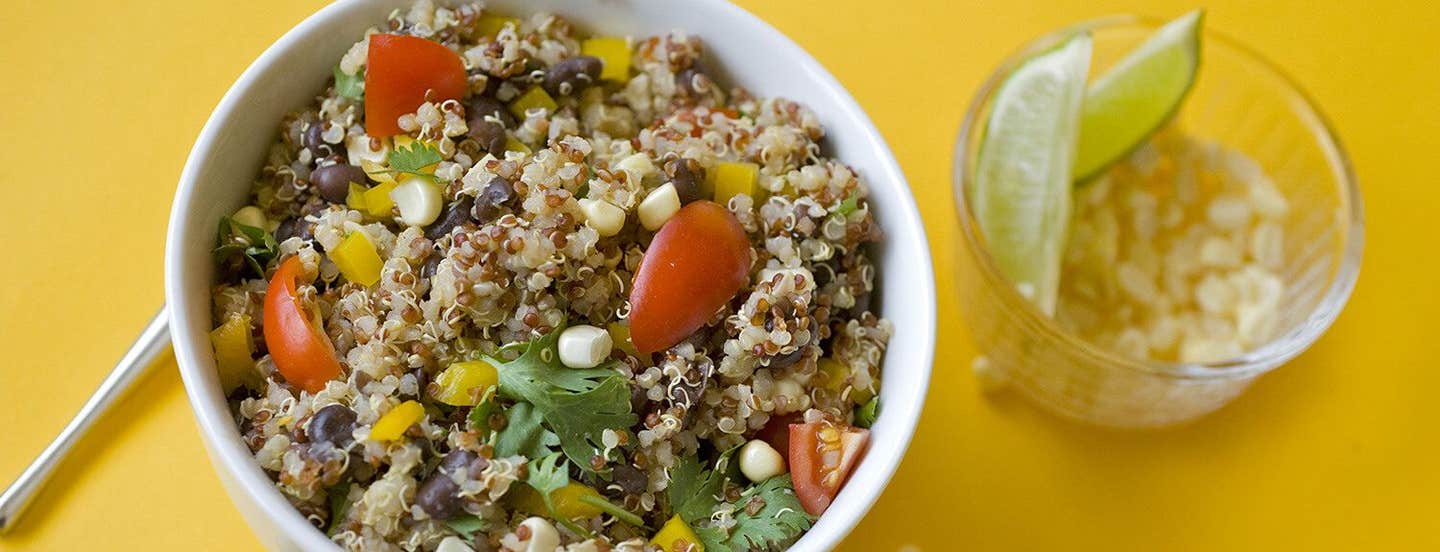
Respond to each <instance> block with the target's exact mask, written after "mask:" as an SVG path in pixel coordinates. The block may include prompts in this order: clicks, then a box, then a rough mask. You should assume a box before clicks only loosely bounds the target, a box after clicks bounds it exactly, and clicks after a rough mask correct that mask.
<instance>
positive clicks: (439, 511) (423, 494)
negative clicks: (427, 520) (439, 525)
mask: <svg viewBox="0 0 1440 552" xmlns="http://www.w3.org/2000/svg"><path fill="white" fill-rule="evenodd" d="M459 492H460V487H459V486H458V485H456V484H455V481H454V480H452V479H450V476H449V475H446V474H444V473H441V472H439V471H436V472H435V473H432V474H430V477H428V478H426V479H425V482H424V483H421V484H420V490H419V491H417V492H416V493H415V503H416V504H418V505H420V509H422V510H425V513H428V514H430V517H433V518H435V519H441V520H444V519H450V518H452V517H455V515H456V514H459V513H460V512H461V510H462V506H464V504H463V503H462V502H461V500H460V496H459V494H458V493H459Z"/></svg>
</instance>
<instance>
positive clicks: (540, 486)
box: [525, 452, 570, 506]
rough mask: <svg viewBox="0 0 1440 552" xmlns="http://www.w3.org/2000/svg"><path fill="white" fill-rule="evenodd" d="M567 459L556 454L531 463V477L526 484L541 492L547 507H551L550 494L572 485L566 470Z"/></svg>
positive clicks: (527, 478)
mask: <svg viewBox="0 0 1440 552" xmlns="http://www.w3.org/2000/svg"><path fill="white" fill-rule="evenodd" d="M565 467H566V461H565V458H564V457H562V456H560V453H558V452H556V453H553V454H551V455H549V456H546V457H544V458H536V459H534V460H531V461H530V469H529V472H530V474H529V476H527V477H526V478H525V483H526V484H528V485H530V486H531V487H534V488H535V490H537V491H540V496H541V497H543V498H544V499H545V505H547V506H549V505H550V493H553V492H555V491H557V490H560V489H561V488H562V487H564V486H566V485H569V484H570V474H569V473H568V472H567V471H566V470H565Z"/></svg>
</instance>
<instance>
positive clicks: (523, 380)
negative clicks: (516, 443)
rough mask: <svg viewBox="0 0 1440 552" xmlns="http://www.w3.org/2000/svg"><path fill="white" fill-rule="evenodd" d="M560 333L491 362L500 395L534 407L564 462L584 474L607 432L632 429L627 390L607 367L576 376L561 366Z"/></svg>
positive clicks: (633, 421)
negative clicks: (567, 460) (512, 356)
mask: <svg viewBox="0 0 1440 552" xmlns="http://www.w3.org/2000/svg"><path fill="white" fill-rule="evenodd" d="M563 329H564V327H563V325H562V326H561V327H557V328H555V330H553V331H551V332H550V333H548V334H546V335H543V336H540V337H539V338H536V339H535V340H534V341H531V342H530V344H529V346H527V347H526V349H525V353H524V354H522V355H520V357H519V358H516V359H515V360H512V361H510V362H504V361H501V360H499V359H491V362H493V363H494V364H495V365H496V366H498V367H499V368H500V394H501V395H504V396H506V397H509V398H511V399H514V400H517V401H525V402H528V403H530V404H532V405H534V407H535V410H536V411H538V412H539V413H540V416H541V417H542V418H544V419H545V422H546V423H548V424H550V429H552V430H553V431H554V432H555V435H556V436H557V437H558V438H559V441H560V447H561V450H563V451H564V452H565V456H567V457H569V458H570V460H571V461H573V462H575V464H576V465H577V466H580V468H581V469H583V470H586V471H591V469H590V458H591V457H593V456H594V455H595V454H597V453H598V452H599V451H601V450H603V445H602V444H601V436H602V435H603V433H604V431H605V430H607V429H610V430H616V431H619V430H623V429H625V428H628V427H630V426H632V425H635V422H636V416H635V414H634V413H632V412H631V411H630V387H629V383H628V382H626V381H625V378H624V377H623V376H621V375H620V373H619V372H616V371H615V370H614V369H612V368H610V367H608V366H601V367H596V368H589V369H583V370H576V369H572V368H566V367H565V366H564V365H562V364H561V363H560V353H559V351H557V350H556V348H555V344H556V342H557V341H559V339H560V332H561V331H562V330H563Z"/></svg>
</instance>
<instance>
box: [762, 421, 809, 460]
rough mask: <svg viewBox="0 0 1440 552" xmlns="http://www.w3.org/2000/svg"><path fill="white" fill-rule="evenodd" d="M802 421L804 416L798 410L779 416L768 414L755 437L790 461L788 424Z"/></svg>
mask: <svg viewBox="0 0 1440 552" xmlns="http://www.w3.org/2000/svg"><path fill="white" fill-rule="evenodd" d="M799 423H804V416H801V415H800V413H799V412H791V413H789V414H783V415H780V416H770V419H769V420H766V421H765V425H764V426H763V427H761V428H760V431H759V432H757V433H756V434H755V438H756V439H759V440H761V441H765V442H766V443H767V444H769V445H770V447H771V448H773V449H775V452H778V453H780V457H781V458H784V459H785V461H787V462H788V461H790V426H791V425H792V424H799Z"/></svg>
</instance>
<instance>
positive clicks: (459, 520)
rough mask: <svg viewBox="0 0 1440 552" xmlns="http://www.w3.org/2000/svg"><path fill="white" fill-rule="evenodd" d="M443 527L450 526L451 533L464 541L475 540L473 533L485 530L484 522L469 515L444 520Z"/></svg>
mask: <svg viewBox="0 0 1440 552" xmlns="http://www.w3.org/2000/svg"><path fill="white" fill-rule="evenodd" d="M445 525H448V526H450V529H451V530H452V531H455V532H456V533H458V534H459V535H460V536H461V537H462V538H464V539H465V540H470V539H473V538H475V533H478V532H480V531H484V530H485V525H486V523H485V520H483V519H480V518H478V517H475V516H474V515H471V514H462V515H459V516H456V517H453V518H450V519H447V520H445Z"/></svg>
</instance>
